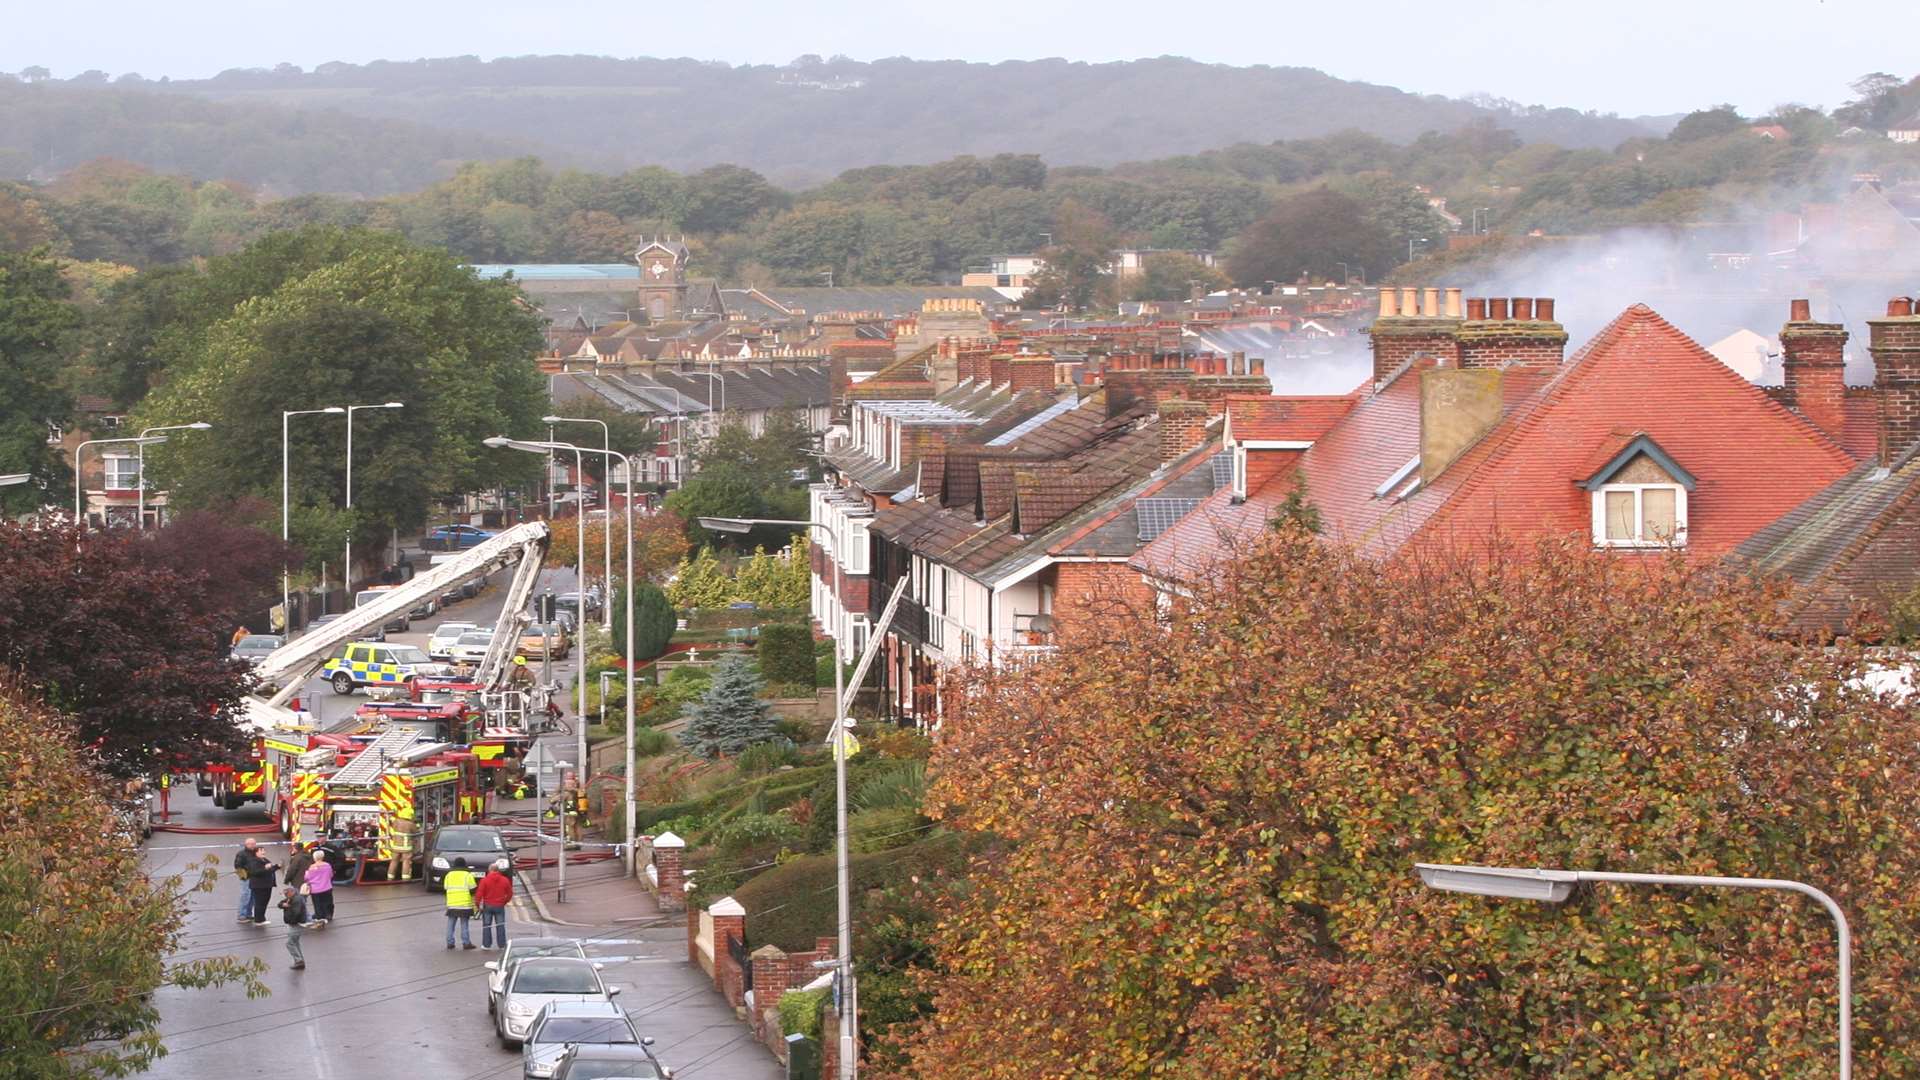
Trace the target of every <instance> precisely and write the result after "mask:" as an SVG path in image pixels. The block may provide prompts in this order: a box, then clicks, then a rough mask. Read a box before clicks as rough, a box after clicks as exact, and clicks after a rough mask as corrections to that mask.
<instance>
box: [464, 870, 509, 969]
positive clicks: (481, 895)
mask: <svg viewBox="0 0 1920 1080" xmlns="http://www.w3.org/2000/svg"><path fill="white" fill-rule="evenodd" d="M511 865H512V864H510V863H508V862H507V860H505V859H501V860H499V861H498V862H496V863H494V864H493V865H492V866H491V867H488V868H487V876H486V877H483V878H481V879H480V884H479V885H477V886H475V887H474V890H473V901H474V903H476V904H479V905H480V947H481V948H483V949H491V948H494V947H495V946H494V943H493V935H494V928H495V927H498V928H499V933H500V944H499V948H502V949H504V948H506V947H507V905H508V904H511V903H513V879H512V878H511V877H508V876H507V871H508V869H509V868H510V866H511Z"/></svg>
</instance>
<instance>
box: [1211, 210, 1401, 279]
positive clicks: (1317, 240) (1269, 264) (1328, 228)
mask: <svg viewBox="0 0 1920 1080" xmlns="http://www.w3.org/2000/svg"><path fill="white" fill-rule="evenodd" d="M1405 256H1406V251H1405V250H1404V249H1401V250H1400V251H1398V252H1396V251H1395V246H1394V243H1393V238H1392V237H1391V236H1390V235H1389V234H1388V233H1387V231H1386V230H1385V229H1383V228H1381V227H1380V226H1379V225H1377V224H1375V223H1374V222H1372V221H1370V220H1369V219H1368V217H1367V212H1366V207H1364V206H1362V205H1361V204H1360V203H1359V202H1357V201H1355V200H1354V199H1351V198H1349V197H1347V196H1345V195H1342V194H1340V193H1339V192H1337V191H1332V190H1329V189H1327V188H1318V189H1315V190H1313V191H1306V192H1302V193H1300V194H1298V195H1291V196H1288V197H1287V198H1284V199H1281V200H1280V201H1279V202H1277V203H1275V204H1274V207H1273V210H1272V211H1271V212H1270V213H1268V214H1267V216H1266V217H1263V218H1261V219H1260V220H1259V221H1256V222H1254V223H1253V225H1252V226H1251V227H1249V228H1248V229H1247V231H1246V232H1245V233H1243V234H1241V236H1240V237H1239V239H1237V240H1236V241H1234V245H1233V253H1232V255H1231V256H1230V257H1229V259H1228V262H1227V272H1228V273H1230V274H1232V275H1233V279H1234V280H1235V281H1237V282H1239V283H1240V284H1242V285H1259V284H1261V283H1263V282H1267V281H1280V282H1291V281H1293V280H1294V279H1296V278H1298V277H1299V276H1300V275H1301V274H1309V275H1312V276H1313V277H1316V278H1326V277H1336V278H1337V277H1338V275H1339V273H1340V271H1341V269H1342V267H1341V264H1342V263H1344V264H1346V266H1345V269H1346V272H1348V273H1350V274H1357V273H1360V272H1362V271H1365V272H1366V273H1368V274H1372V275H1376V276H1377V275H1379V274H1381V273H1384V272H1385V271H1386V270H1388V269H1389V268H1391V267H1393V266H1396V265H1398V264H1399V263H1400V261H1401V259H1402V258H1404V257H1405Z"/></svg>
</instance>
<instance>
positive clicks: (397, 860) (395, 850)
mask: <svg viewBox="0 0 1920 1080" xmlns="http://www.w3.org/2000/svg"><path fill="white" fill-rule="evenodd" d="M413 831H414V830H413V807H411V806H403V807H401V808H400V812H399V813H398V814H396V815H394V818H393V823H392V824H391V825H390V826H388V829H387V851H388V852H389V854H388V857H387V880H388V881H410V880H412V879H413Z"/></svg>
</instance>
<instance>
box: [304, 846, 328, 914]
mask: <svg viewBox="0 0 1920 1080" xmlns="http://www.w3.org/2000/svg"><path fill="white" fill-rule="evenodd" d="M307 893H308V895H309V896H311V897H312V898H313V923H312V925H314V926H325V925H327V924H328V923H330V922H332V921H333V864H332V863H330V862H328V861H327V857H326V854H325V853H324V852H322V851H321V850H320V845H319V844H315V845H313V865H312V866H309V867H307Z"/></svg>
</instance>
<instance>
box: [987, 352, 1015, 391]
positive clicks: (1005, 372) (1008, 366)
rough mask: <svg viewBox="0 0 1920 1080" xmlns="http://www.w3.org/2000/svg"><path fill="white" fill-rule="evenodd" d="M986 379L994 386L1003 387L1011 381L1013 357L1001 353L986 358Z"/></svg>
mask: <svg viewBox="0 0 1920 1080" xmlns="http://www.w3.org/2000/svg"><path fill="white" fill-rule="evenodd" d="M987 377H988V378H989V379H990V380H991V381H992V383H993V385H995V386H1005V385H1007V383H1008V382H1010V381H1012V379H1013V357H1011V356H1008V355H1006V354H1005V353H1001V354H999V355H995V356H990V357H988V358H987Z"/></svg>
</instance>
